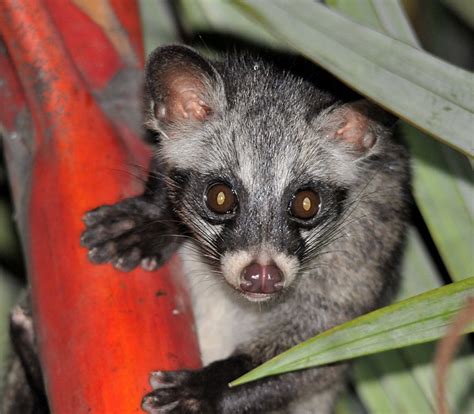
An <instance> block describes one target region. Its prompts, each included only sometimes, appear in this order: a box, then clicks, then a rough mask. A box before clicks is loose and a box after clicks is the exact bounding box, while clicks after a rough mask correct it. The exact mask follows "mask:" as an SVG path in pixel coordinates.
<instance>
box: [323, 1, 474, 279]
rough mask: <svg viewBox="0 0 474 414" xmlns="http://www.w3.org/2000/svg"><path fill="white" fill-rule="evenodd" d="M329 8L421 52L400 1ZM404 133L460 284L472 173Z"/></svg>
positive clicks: (468, 254) (468, 238)
mask: <svg viewBox="0 0 474 414" xmlns="http://www.w3.org/2000/svg"><path fill="white" fill-rule="evenodd" d="M330 4H331V6H332V7H334V8H335V9H336V10H338V11H341V12H343V13H345V14H348V15H349V16H350V17H351V18H353V19H355V20H356V21H358V22H359V23H362V24H365V25H367V26H369V27H372V28H374V29H377V30H379V31H383V32H386V33H388V34H390V35H391V36H393V37H394V38H396V39H399V40H401V41H404V42H406V43H407V44H410V45H412V46H414V47H419V42H418V40H417V38H416V36H415V34H414V33H413V31H412V30H411V28H410V25H409V23H408V21H407V19H406V16H405V14H404V13H403V10H402V8H401V6H400V4H399V2H398V1H397V0H383V1H380V0H359V1H357V2H353V1H350V0H331V2H330ZM359 6H361V7H362V10H363V11H364V13H360V10H359ZM402 131H403V132H404V135H405V138H406V140H407V141H408V143H409V145H410V149H411V151H412V153H413V155H414V162H413V164H414V172H415V178H414V183H413V186H414V196H415V199H416V202H417V204H418V206H419V207H420V210H421V213H422V214H423V217H424V219H425V222H426V224H427V226H428V228H429V230H430V233H431V235H432V236H433V238H434V241H435V243H436V246H437V248H438V249H439V251H440V254H441V256H442V258H443V260H444V262H445V265H446V267H447V268H448V271H449V273H450V275H451V278H452V279H453V280H461V279H463V278H465V277H468V276H469V275H470V273H471V271H472V269H474V257H473V254H472V249H473V239H472V232H473V227H472V225H473V223H472V216H473V209H474V190H473V188H474V187H473V175H472V169H471V167H470V165H469V162H468V161H467V159H466V158H465V156H464V155H462V154H459V153H457V152H456V151H453V150H452V149H450V148H448V147H446V146H444V145H441V144H440V143H437V142H435V141H433V140H431V139H429V137H427V136H426V135H425V134H423V133H421V132H420V131H417V130H416V129H415V128H412V127H410V126H409V125H406V124H404V125H402Z"/></svg>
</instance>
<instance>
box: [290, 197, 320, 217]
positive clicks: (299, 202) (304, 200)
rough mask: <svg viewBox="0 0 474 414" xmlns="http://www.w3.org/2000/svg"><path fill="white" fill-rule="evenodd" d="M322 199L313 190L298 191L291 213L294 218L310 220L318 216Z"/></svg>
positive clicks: (292, 202) (291, 205) (292, 201)
mask: <svg viewBox="0 0 474 414" xmlns="http://www.w3.org/2000/svg"><path fill="white" fill-rule="evenodd" d="M320 206H321V199H320V197H319V195H318V194H317V193H315V192H314V191H312V190H301V191H298V192H297V193H296V194H295V195H294V197H293V200H291V204H290V212H291V215H292V216H293V217H296V218H299V219H301V220H309V219H311V218H313V217H314V216H315V215H316V214H318V211H319V208H320Z"/></svg>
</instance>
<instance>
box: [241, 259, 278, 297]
mask: <svg viewBox="0 0 474 414" xmlns="http://www.w3.org/2000/svg"><path fill="white" fill-rule="evenodd" d="M282 282H283V273H282V272H281V270H280V269H279V268H278V267H277V266H275V265H261V264H259V263H251V264H250V265H248V266H247V267H246V268H245V269H244V270H243V272H242V283H241V284H240V288H241V289H242V290H243V291H244V292H249V293H276V292H278V291H280V290H281V289H282V288H283V283H282Z"/></svg>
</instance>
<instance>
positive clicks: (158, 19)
mask: <svg viewBox="0 0 474 414" xmlns="http://www.w3.org/2000/svg"><path fill="white" fill-rule="evenodd" d="M139 1H140V3H139V4H140V18H141V21H142V26H143V45H144V48H145V54H146V55H147V56H148V55H149V54H150V53H151V52H152V51H153V50H154V49H155V48H156V47H157V46H162V45H165V44H168V43H176V42H178V41H179V36H178V30H177V28H176V26H175V24H174V20H173V15H172V10H171V8H170V6H169V4H168V2H164V1H149V0H139Z"/></svg>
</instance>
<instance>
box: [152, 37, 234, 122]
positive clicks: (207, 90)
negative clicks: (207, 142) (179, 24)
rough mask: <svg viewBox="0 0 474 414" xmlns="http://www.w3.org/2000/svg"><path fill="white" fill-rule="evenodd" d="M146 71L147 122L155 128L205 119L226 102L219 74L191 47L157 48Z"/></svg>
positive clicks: (216, 111) (220, 109)
mask: <svg viewBox="0 0 474 414" xmlns="http://www.w3.org/2000/svg"><path fill="white" fill-rule="evenodd" d="M145 72H146V73H145V89H146V91H145V93H146V97H147V99H148V102H147V103H146V105H149V108H147V109H149V111H148V119H147V124H148V125H149V126H150V127H151V128H152V129H156V130H162V129H165V130H166V129H167V128H169V127H171V128H172V127H173V126H175V125H177V124H178V125H179V124H183V123H196V122H198V123H199V122H204V121H206V120H207V119H208V118H210V117H211V116H213V115H215V114H216V113H218V112H220V111H222V110H223V108H224V106H225V92H224V86H223V82H222V79H221V77H220V75H219V74H218V72H217V71H216V69H215V68H214V66H213V65H212V63H211V62H210V61H208V60H207V59H205V58H203V57H202V56H201V55H200V54H199V53H197V52H196V51H195V50H193V49H191V48H189V47H186V46H178V45H173V46H165V47H160V48H158V49H156V50H155V51H154V52H152V54H151V55H150V57H149V60H148V63H147V65H146V71H145Z"/></svg>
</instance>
